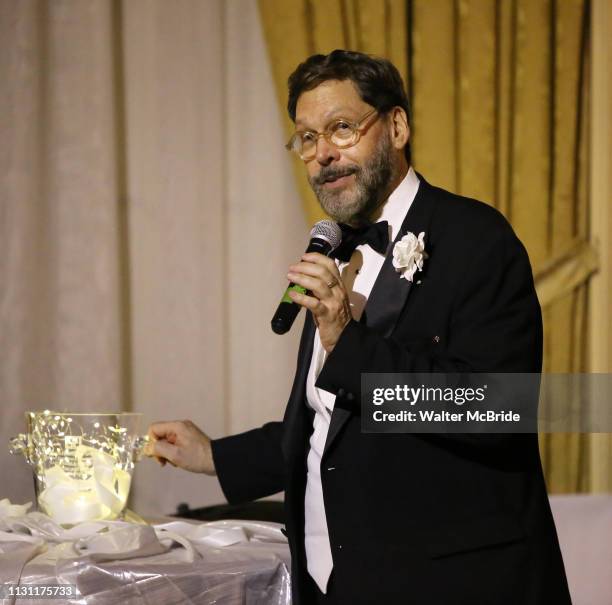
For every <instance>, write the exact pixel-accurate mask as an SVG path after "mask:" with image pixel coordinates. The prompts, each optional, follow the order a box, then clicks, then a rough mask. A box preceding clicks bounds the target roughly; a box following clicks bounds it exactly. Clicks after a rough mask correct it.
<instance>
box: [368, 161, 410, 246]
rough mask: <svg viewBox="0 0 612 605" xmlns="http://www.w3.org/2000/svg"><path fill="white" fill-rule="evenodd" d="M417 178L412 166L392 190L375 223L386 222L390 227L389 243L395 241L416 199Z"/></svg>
mask: <svg viewBox="0 0 612 605" xmlns="http://www.w3.org/2000/svg"><path fill="white" fill-rule="evenodd" d="M420 183H421V181H419V177H418V176H417V175H416V172H415V171H414V170H413V168H412V166H411V167H410V168H409V169H408V172H407V173H406V176H405V177H404V178H403V179H402V182H401V183H400V184H399V185H398V186H397V187H396V188H395V189H394V190H393V192H392V193H391V195H390V196H389V197H388V198H387V201H386V202H385V204H384V206H383V209H382V212H381V215H380V217H379V218H378V220H377V221H376V222H377V223H378V222H380V221H387V222H388V223H389V226H390V227H391V232H390V233H389V241H390V242H393V241H395V238H396V237H397V234H398V233H399V231H400V229H401V227H402V223H403V222H404V219H405V218H406V214H407V213H408V210H410V206H412V202H413V201H414V198H415V197H416V194H417V191H418V190H419V185H420Z"/></svg>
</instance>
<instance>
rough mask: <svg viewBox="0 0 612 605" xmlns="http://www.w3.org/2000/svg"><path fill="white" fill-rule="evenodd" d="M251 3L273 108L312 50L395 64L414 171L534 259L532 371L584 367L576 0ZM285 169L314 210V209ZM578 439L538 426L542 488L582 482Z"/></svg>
mask: <svg viewBox="0 0 612 605" xmlns="http://www.w3.org/2000/svg"><path fill="white" fill-rule="evenodd" d="M259 6H260V11H261V15H262V22H263V25H264V32H265V35H266V39H267V43H268V49H269V52H270V56H271V59H272V69H273V73H274V78H275V82H276V86H277V92H278V95H279V99H280V100H281V104H282V106H283V107H284V105H285V102H286V79H287V76H288V75H289V73H290V72H291V71H292V69H293V68H294V67H295V66H296V65H297V64H298V63H299V62H300V61H302V60H304V58H305V57H307V56H308V55H310V54H312V53H313V52H323V53H325V52H329V51H331V50H332V49H334V48H339V47H343V48H350V49H354V50H361V51H365V52H371V53H375V54H379V55H382V56H385V57H387V58H389V59H391V60H392V61H394V62H395V64H396V65H397V66H398V68H399V69H400V71H401V73H402V75H404V76H405V77H406V79H407V84H408V87H409V94H410V96H411V101H412V124H411V128H412V149H413V161H414V165H415V168H416V169H417V170H419V171H421V172H422V173H423V174H424V175H425V176H426V178H428V180H430V181H431V182H433V183H435V184H437V185H440V186H443V187H445V188H448V189H450V190H452V191H456V192H458V193H461V194H463V195H467V196H471V197H475V198H478V199H481V200H485V201H488V202H489V203H491V204H492V205H494V206H495V207H497V208H498V209H499V210H500V211H501V212H503V213H504V214H505V215H506V216H507V217H508V219H509V220H510V221H511V222H512V224H513V226H514V228H515V230H516V232H517V234H518V236H519V237H520V239H521V240H522V241H523V242H524V244H525V246H526V247H527V249H528V251H529V255H530V258H531V261H532V264H533V266H534V271H535V275H536V286H537V289H538V294H539V297H540V302H541V303H542V307H543V314H544V370H545V371H546V372H552V373H565V372H585V371H588V368H587V343H586V332H587V293H588V279H589V277H590V275H591V274H592V273H593V272H594V271H595V270H596V268H597V263H598V260H597V254H596V252H595V250H594V249H593V248H592V246H591V244H590V243H589V239H588V220H587V219H588V214H587V213H588V197H587V168H588V166H587V159H588V158H587V146H588V141H587V136H586V134H587V126H588V115H587V109H588V94H587V93H588V52H587V47H588V46H587V41H588V36H587V34H588V1H587V0H503V1H495V0H411V1H408V2H404V1H399V2H389V1H387V2H380V1H367V0H362V1H348V0H347V1H342V0H338V1H336V2H329V1H328V2H323V1H321V2H317V1H314V0H310V1H307V0H303V1H302V0H294V1H290V2H288V1H286V0H259ZM407 58H408V64H407ZM287 127H288V129H289V127H290V123H289V121H288V119H287ZM288 132H289V130H288ZM296 167H297V169H298V173H297V174H298V175H299V176H298V178H299V182H300V192H301V194H302V196H303V199H304V200H306V201H305V206H306V211H307V213H308V216H309V218H310V219H311V220H314V219H315V218H318V216H319V214H318V212H317V208H318V206H317V205H316V201H315V200H314V198H313V197H312V194H311V193H310V191H309V190H308V185H307V182H306V179H305V178H304V171H303V168H301V167H299V166H296ZM589 441H590V437H589V436H588V435H585V434H574V433H571V434H570V433H568V434H551V435H548V434H546V435H542V436H541V451H542V458H543V463H544V468H545V474H546V478H547V482H548V486H549V489H550V491H552V492H575V491H586V490H588V487H589V485H590V480H591V478H590V476H589V472H590V468H589V456H588V448H589Z"/></svg>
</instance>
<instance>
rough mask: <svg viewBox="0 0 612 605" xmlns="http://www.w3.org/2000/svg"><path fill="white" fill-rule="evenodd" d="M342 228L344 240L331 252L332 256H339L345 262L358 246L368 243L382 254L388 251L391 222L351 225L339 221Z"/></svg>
mask: <svg viewBox="0 0 612 605" xmlns="http://www.w3.org/2000/svg"><path fill="white" fill-rule="evenodd" d="M338 226H339V227H340V229H341V230H342V242H341V243H340V245H339V246H338V247H337V248H336V249H335V250H334V251H333V252H332V253H331V257H332V258H337V259H338V260H341V261H343V262H345V263H346V262H348V261H349V260H351V256H352V255H353V252H354V251H355V248H357V246H361V245H362V244H368V245H369V246H370V248H372V250H376V252H379V253H380V254H385V253H386V252H387V246H388V245H389V223H387V221H380V222H379V223H369V224H367V225H365V226H363V227H357V228H355V227H351V226H350V225H345V224H344V223H338Z"/></svg>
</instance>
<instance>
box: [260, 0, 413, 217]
mask: <svg viewBox="0 0 612 605" xmlns="http://www.w3.org/2000/svg"><path fill="white" fill-rule="evenodd" d="M259 10H260V14H261V21H262V24H263V30H264V35H265V38H266V42H267V45H268V51H269V55H270V58H271V66H272V73H273V76H274V82H275V84H276V90H277V94H278V99H279V102H280V105H281V108H283V111H282V114H283V120H284V123H285V131H286V133H287V137H289V136H290V133H291V132H292V131H293V124H292V122H291V120H290V119H289V117H288V115H287V112H286V111H285V110H284V108H285V107H286V104H287V78H288V77H289V75H290V74H291V72H292V71H293V70H294V69H295V68H296V67H297V65H298V64H299V63H301V62H302V61H304V59H306V57H308V56H310V55H312V54H315V53H322V54H327V53H329V52H331V51H332V50H334V49H336V48H345V49H349V50H358V51H362V52H367V53H372V54H376V55H378V56H382V57H386V58H388V59H390V60H391V61H393V63H394V64H395V65H396V66H397V68H398V69H399V70H400V73H401V74H402V75H405V74H406V73H407V67H406V64H407V58H408V50H407V35H406V31H407V30H406V1H405V0H259ZM293 162H294V169H295V175H296V179H297V183H298V189H299V192H300V195H301V197H302V200H303V203H304V209H305V212H306V216H307V219H308V221H309V222H311V223H313V222H315V221H317V220H320V219H322V218H325V214H324V213H323V211H322V210H321V208H320V206H319V203H318V202H317V200H316V198H315V196H314V194H313V193H312V191H311V189H310V186H309V185H308V181H307V179H306V172H305V170H304V166H303V164H302V162H301V161H300V160H299V159H294V160H293Z"/></svg>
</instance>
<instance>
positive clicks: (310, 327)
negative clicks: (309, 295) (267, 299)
mask: <svg viewBox="0 0 612 605" xmlns="http://www.w3.org/2000/svg"><path fill="white" fill-rule="evenodd" d="M314 333H315V325H314V321H313V319H312V314H311V313H310V312H309V311H308V312H306V319H305V321H304V328H303V330H302V337H301V338H300V346H299V349H298V362H297V370H296V373H295V378H294V380H293V387H292V388H291V395H290V396H289V403H288V404H287V410H286V411H285V417H284V419H283V425H284V427H285V430H284V432H283V437H282V439H281V449H282V450H283V453H284V454H285V459H286V460H290V459H291V457H292V456H291V454H292V453H294V448H295V447H296V446H297V441H298V439H297V436H298V435H302V434H303V433H304V431H303V430H302V428H301V427H300V426H299V425H300V423H302V422H305V421H306V418H307V414H306V379H307V377H308V370H309V369H310V361H311V359H312V349H313V343H314Z"/></svg>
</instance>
